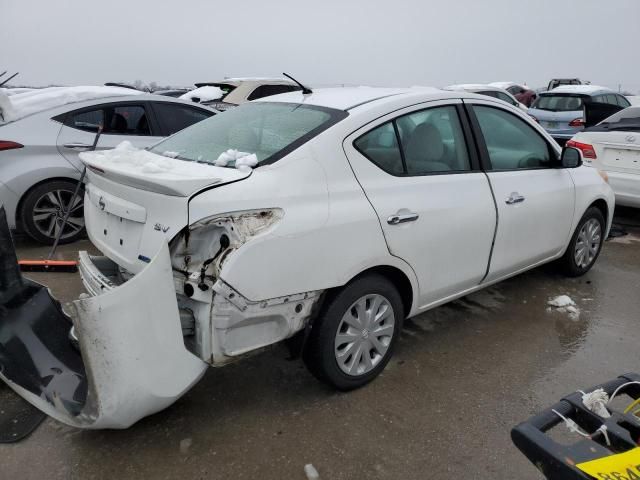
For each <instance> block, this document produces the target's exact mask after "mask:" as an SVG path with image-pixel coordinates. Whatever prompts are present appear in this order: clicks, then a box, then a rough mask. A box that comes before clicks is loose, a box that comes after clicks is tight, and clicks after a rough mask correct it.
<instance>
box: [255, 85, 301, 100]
mask: <svg viewBox="0 0 640 480" xmlns="http://www.w3.org/2000/svg"><path fill="white" fill-rule="evenodd" d="M294 90H300V87H296V86H295V85H260V86H259V87H258V88H256V89H255V90H254V91H253V92H251V93H250V94H249V96H248V97H247V100H257V99H258V98H264V97H269V96H271V95H278V94H279V93H287V92H293V91H294Z"/></svg>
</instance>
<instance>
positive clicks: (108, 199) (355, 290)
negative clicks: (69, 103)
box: [0, 87, 614, 428]
mask: <svg viewBox="0 0 640 480" xmlns="http://www.w3.org/2000/svg"><path fill="white" fill-rule="evenodd" d="M82 158H83V160H84V162H85V163H86V165H87V167H88V177H89V183H88V185H87V188H86V200H85V205H86V207H85V212H86V225H87V232H88V234H89V236H90V238H91V240H92V242H93V243H94V244H95V245H96V246H97V247H98V248H99V249H100V250H101V251H102V252H103V254H104V257H95V258H92V257H90V256H89V255H87V254H86V253H81V257H80V268H81V274H82V277H83V280H84V283H85V286H86V288H87V291H88V292H89V294H90V295H91V296H90V297H88V298H82V299H79V300H77V301H75V302H74V305H75V310H76V312H75V313H76V314H75V316H74V318H73V324H74V326H75V332H76V335H77V338H78V342H79V347H80V351H81V352H82V355H80V354H79V353H78V352H77V351H76V350H74V348H73V347H72V345H71V343H70V342H65V341H64V340H65V338H64V337H65V335H66V333H67V332H68V327H67V325H69V323H70V322H71V320H69V319H68V317H66V315H65V314H63V313H62V312H59V311H58V312H55V311H53V310H54V309H53V308H50V307H47V305H48V304H47V302H51V299H50V297H49V296H48V294H47V293H46V290H45V289H44V287H41V286H37V285H36V284H33V283H31V282H28V281H27V280H20V281H23V282H24V283H25V285H26V286H25V287H18V286H16V287H14V288H15V290H16V292H18V293H16V294H15V295H20V296H19V297H16V298H18V300H15V299H14V300H13V301H5V302H4V303H5V310H4V312H6V313H5V318H7V319H9V320H11V319H14V320H15V318H16V317H20V316H24V317H26V318H28V319H29V320H28V321H25V322H24V325H28V326H32V330H30V329H29V328H27V327H26V326H25V328H23V329H21V330H20V331H16V332H14V331H12V330H11V325H13V324H15V321H14V323H12V322H11V321H4V323H0V338H4V339H13V338H15V337H16V336H18V337H20V336H25V335H26V336H31V337H33V336H36V337H38V342H35V341H20V342H18V341H16V342H13V344H15V345H24V348H22V349H20V350H16V351H15V352H9V353H7V354H5V355H3V356H2V357H0V363H1V365H0V367H2V368H0V377H2V378H4V379H5V380H6V381H7V383H9V385H11V386H13V387H14V388H15V389H16V390H17V391H18V392H19V393H20V394H21V395H23V396H24V397H25V398H26V399H28V400H29V401H30V402H32V403H33V404H34V405H37V406H38V407H39V408H41V409H42V410H44V411H45V412H47V413H48V414H50V415H52V416H54V417H56V418H58V419H59V420H61V421H64V422H66V423H68V424H71V425H76V426H78V427H84V428H102V427H111V428H122V427H127V426H129V425H131V424H132V423H133V422H135V421H136V420H138V419H140V418H141V417H143V416H145V415H149V414H151V413H153V412H156V411H158V410H160V409H162V408H165V407H166V406H167V405H169V404H171V403H172V402H174V401H175V400H176V399H177V398H178V397H180V396H181V395H182V394H183V393H184V392H185V391H187V390H188V389H189V388H190V387H191V386H192V385H193V384H194V383H195V382H196V381H198V379H199V378H200V377H201V376H202V374H203V373H204V371H205V369H206V367H207V366H209V365H214V366H220V365H224V364H226V363H229V362H231V361H234V360H238V359H240V358H242V357H244V356H245V355H247V354H249V353H253V352H256V351H258V350H259V349H261V348H263V347H266V346H268V345H271V344H274V343H276V342H279V341H282V340H285V339H287V338H290V337H292V336H293V335H296V334H299V335H300V336H301V339H302V340H303V342H302V343H303V349H302V355H303V358H304V360H305V362H306V364H307V366H308V367H309V368H310V370H311V372H313V374H314V375H316V376H317V377H318V378H320V379H321V380H323V381H325V382H327V383H329V384H331V385H333V386H335V387H336V388H338V389H342V390H349V389H352V388H356V387H360V386H362V385H364V384H366V383H367V382H369V381H371V380H372V379H373V378H374V377H376V375H378V374H379V373H380V372H381V371H382V369H384V367H385V365H386V364H387V362H388V361H389V358H390V357H391V354H392V351H393V348H394V345H395V343H396V341H397V339H398V335H399V333H400V330H401V328H402V322H403V320H404V319H405V318H407V317H412V316H415V315H418V314H419V313H422V312H424V311H426V310H428V309H430V308H433V307H435V306H437V305H440V304H442V303H445V302H447V301H450V300H452V299H455V298H457V297H460V296H463V295H466V294H468V293H471V292H473V291H476V290H479V289H481V288H484V287H486V286H488V285H491V284H493V283H495V282H499V281H500V280H503V279H505V278H508V277H510V276H512V275H515V274H518V273H520V272H523V271H525V270H528V269H530V268H533V267H535V266H537V265H540V264H543V263H546V262H550V261H553V260H558V261H559V264H560V266H561V267H562V268H563V269H564V271H565V272H566V273H567V274H569V275H573V276H576V275H581V274H584V273H585V272H587V271H588V270H589V269H590V268H591V266H592V265H593V264H594V262H595V261H596V258H597V257H598V254H599V252H600V248H601V246H602V244H603V240H604V239H605V238H606V236H607V232H608V230H609V227H610V225H611V218H612V215H613V208H614V197H613V193H612V191H611V189H610V188H609V185H608V184H607V183H605V182H604V181H603V179H602V178H601V177H600V175H598V172H597V171H596V170H595V169H593V168H586V167H584V168H583V167H580V161H579V158H580V157H579V152H578V151H577V150H575V149H572V148H568V149H565V150H564V152H563V153H562V155H561V151H560V148H559V147H558V145H557V144H556V143H555V142H554V141H553V139H552V138H551V137H550V136H549V135H548V134H547V133H546V132H545V131H544V130H543V129H542V128H541V127H540V126H539V125H537V124H536V123H535V122H534V121H532V120H531V119H530V118H529V117H528V116H527V114H526V113H524V112H522V111H521V110H519V109H518V108H516V107H513V106H510V105H508V104H506V103H505V102H503V101H501V100H497V99H493V98H490V97H486V96H480V95H475V94H470V93H465V92H450V91H449V92H446V91H441V90H435V89H422V88H421V89H378V88H363V87H361V88H351V89H348V88H343V89H341V88H337V89H323V90H317V91H315V92H313V93H311V94H303V93H302V92H294V93H289V94H285V95H280V96H276V97H269V98H267V99H263V100H262V101H260V102H251V103H248V104H245V105H241V106H239V107H237V108H235V109H232V110H230V111H228V112H226V113H225V114H224V115H217V116H215V117H213V118H211V119H208V120H205V121H203V122H201V123H198V124H196V125H194V126H192V127H189V128H187V129H185V130H184V131H182V132H179V133H177V134H175V135H174V136H172V137H170V138H168V139H166V140H164V141H163V142H161V143H159V144H157V145H156V146H154V147H153V148H151V149H150V150H149V151H145V150H135V149H132V148H130V147H127V146H121V147H119V148H117V149H115V150H113V151H111V152H96V153H91V154H88V153H85V154H82ZM0 233H1V231H0ZM0 240H1V238H0ZM5 243H6V242H5ZM0 246H2V242H0ZM1 253H3V255H2V258H5V259H7V258H10V257H11V251H4V252H1ZM9 271H10V267H9V266H5V268H4V270H1V269H0V272H5V273H4V275H5V276H7V275H8V274H7V273H6V272H9ZM17 275H18V274H17V273H16V276H17ZM18 283H19V282H18V280H16V279H15V278H14V279H5V284H7V285H14V286H15V285H17V284H18ZM25 292H26V293H25ZM36 296H37V298H35V297H36ZM45 304H47V305H45ZM36 307H38V308H36ZM41 311H48V312H50V314H49V315H47V316H43V317H42V320H41V321H40V320H37V319H35V318H34V315H36V312H41ZM41 332H46V334H43V333H41ZM61 337H62V338H61ZM9 342H11V340H9ZM32 346H33V351H32V350H30V349H31V348H32ZM43 348H44V351H48V352H50V354H48V355H44V354H43ZM47 349H48V350H47ZM25 358H30V360H29V361H25ZM61 359H63V360H61ZM33 369H35V371H36V372H44V371H46V372H51V373H50V375H47V376H46V377H45V376H44V374H43V373H40V374H35V373H34V372H33V371H32V370H33ZM44 378H46V382H45V381H44V380H40V379H44Z"/></svg>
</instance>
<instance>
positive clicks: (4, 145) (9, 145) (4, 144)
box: [0, 140, 24, 151]
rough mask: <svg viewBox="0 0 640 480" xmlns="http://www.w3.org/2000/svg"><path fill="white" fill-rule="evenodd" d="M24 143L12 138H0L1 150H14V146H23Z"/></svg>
mask: <svg viewBox="0 0 640 480" xmlns="http://www.w3.org/2000/svg"><path fill="white" fill-rule="evenodd" d="M22 147H24V145H22V144H21V143H18V142H12V141H10V140H0V151H2V150H13V149H14V148H22Z"/></svg>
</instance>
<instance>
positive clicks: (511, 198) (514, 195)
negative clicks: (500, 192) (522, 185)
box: [505, 192, 524, 205]
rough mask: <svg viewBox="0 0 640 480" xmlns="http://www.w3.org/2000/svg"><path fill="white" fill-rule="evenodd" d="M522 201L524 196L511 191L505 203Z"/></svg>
mask: <svg viewBox="0 0 640 480" xmlns="http://www.w3.org/2000/svg"><path fill="white" fill-rule="evenodd" d="M522 202H524V197H523V196H522V195H520V194H519V193H518V192H512V193H511V195H509V198H507V199H506V200H505V203H506V204H507V205H514V204H516V203H522Z"/></svg>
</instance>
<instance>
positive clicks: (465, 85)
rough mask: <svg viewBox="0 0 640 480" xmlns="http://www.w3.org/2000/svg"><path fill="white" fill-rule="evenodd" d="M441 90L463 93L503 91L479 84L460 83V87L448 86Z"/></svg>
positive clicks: (492, 86)
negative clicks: (461, 91) (460, 91)
mask: <svg viewBox="0 0 640 480" xmlns="http://www.w3.org/2000/svg"><path fill="white" fill-rule="evenodd" d="M443 90H463V91H465V92H473V91H476V90H495V91H501V90H504V89H503V88H500V87H496V86H495V85H483V84H481V83H461V84H460V85H449V86H447V87H444V88H443Z"/></svg>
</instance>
